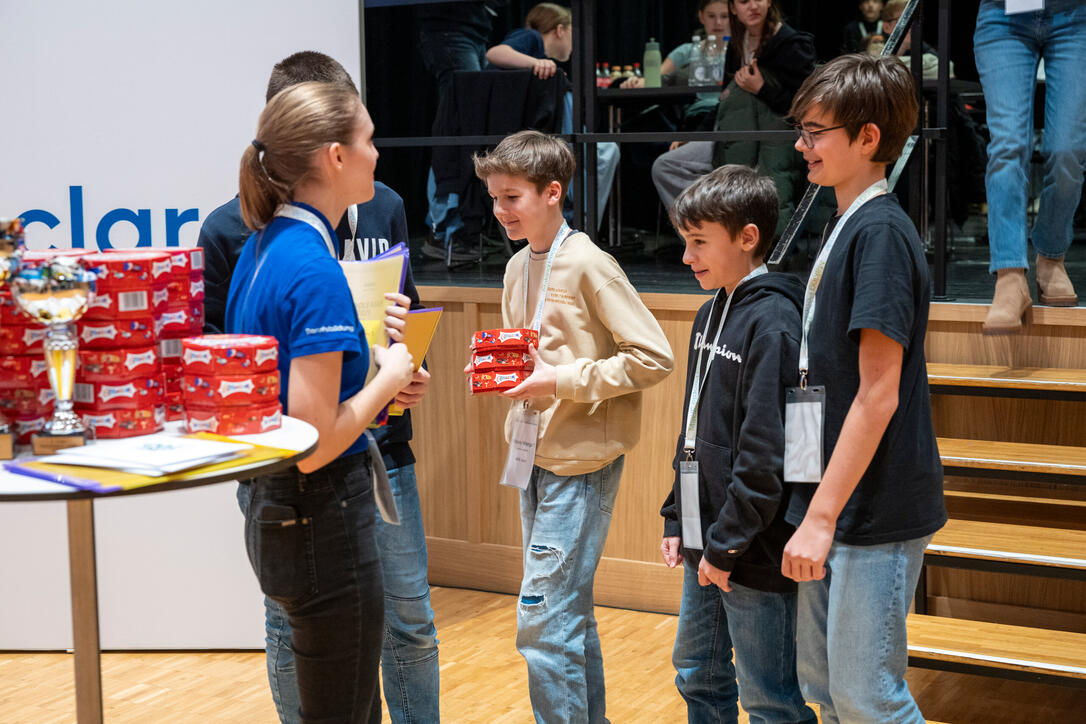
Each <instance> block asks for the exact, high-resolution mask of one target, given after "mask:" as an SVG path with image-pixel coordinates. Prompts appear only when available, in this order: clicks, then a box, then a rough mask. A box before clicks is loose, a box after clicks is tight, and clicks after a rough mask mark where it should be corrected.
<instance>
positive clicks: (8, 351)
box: [0, 324, 49, 355]
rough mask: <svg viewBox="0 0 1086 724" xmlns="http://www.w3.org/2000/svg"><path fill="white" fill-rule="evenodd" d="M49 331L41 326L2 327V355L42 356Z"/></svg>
mask: <svg viewBox="0 0 1086 724" xmlns="http://www.w3.org/2000/svg"><path fill="white" fill-rule="evenodd" d="M48 332H49V330H48V329H47V328H46V327H43V326H41V325H39V324H12V325H10V326H9V325H4V326H2V327H0V355H22V354H41V353H42V350H43V349H44V348H43V347H42V342H44V341H45V335H46V334H48Z"/></svg>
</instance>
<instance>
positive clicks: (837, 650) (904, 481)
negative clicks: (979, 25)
mask: <svg viewBox="0 0 1086 724" xmlns="http://www.w3.org/2000/svg"><path fill="white" fill-rule="evenodd" d="M791 115H792V118H794V119H795V120H796V121H798V122H799V124H800V139H799V140H798V141H797V142H796V149H797V150H799V151H801V152H802V153H803V158H804V160H805V161H806V162H807V168H808V178H809V179H810V180H811V181H812V182H813V183H817V184H820V185H823V186H832V187H833V190H834V193H835V194H836V197H837V213H838V217H837V218H836V219H835V220H834V221H833V222H831V224H830V226H831V227H832V228H828V229H827V235H826V238H825V241H824V243H823V249H822V251H821V252H820V254H819V257H818V259H817V260H816V261H815V267H814V269H813V270H812V272H811V278H810V280H809V281H808V286H807V298H806V300H805V304H804V315H803V318H804V319H803V322H804V327H805V332H804V335H803V337H804V344H805V346H806V347H807V354H806V355H804V353H803V350H802V346H803V345H801V353H800V369H801V381H802V380H803V378H804V377H805V382H806V387H807V390H808V391H811V390H812V389H814V388H817V387H819V386H823V387H824V388H825V397H824V403H823V404H824V429H823V437H822V441H823V442H822V450H821V453H822V455H821V458H822V460H826V461H827V463H826V466H825V468H824V469H822V468H821V467H820V465H821V460H817V459H813V464H812V465H808V468H813V469H814V474H813V478H814V482H816V483H817V485H802V484H801V485H796V486H795V488H794V491H793V496H792V500H791V503H790V505H789V510H788V515H787V519H788V521H789V522H791V523H792V524H793V525H796V526H798V527H797V530H796V532H795V534H794V535H793V536H792V538H791V540H789V542H788V544H787V545H786V546H785V549H784V562H783V565H782V571H783V572H784V574H785V575H786V576H788V577H790V578H792V579H794V580H796V581H800V582H801V583H800V586H799V599H798V603H797V612H798V615H797V625H796V636H797V656H798V661H797V670H798V673H799V678H800V684H801V686H802V687H803V693H804V695H805V697H806V699H807V701H812V702H817V703H818V704H819V705H820V706H821V715H822V720H823V721H828V722H836V721H872V722H873V721H893V722H899V723H900V722H909V723H911V722H918V723H922V722H923V721H924V717H923V716H922V715H921V714H920V711H919V709H918V708H917V706H916V702H914V701H913V698H912V695H911V694H910V693H909V689H908V686H907V684H906V683H905V668H906V665H907V659H908V653H907V648H906V634H905V617H906V615H907V614H908V611H909V603H910V601H911V599H912V594H913V591H914V589H915V587H916V582H917V579H918V578H919V575H920V569H921V567H922V564H923V556H924V549H925V548H926V547H927V544H928V542H929V541H930V540H931V536H932V534H934V533H935V531H937V530H939V528H941V527H942V526H943V524H944V523H945V522H946V508H945V506H944V503H943V490H942V466H941V464H940V462H939V451H938V449H937V448H936V445H935V434H934V431H933V429H932V423H931V403H930V397H929V394H928V382H927V373H926V365H925V362H924V334H925V332H926V327H927V320H928V301H929V288H928V268H927V264H926V262H925V259H924V254H923V250H922V248H921V245H920V239H919V237H918V235H917V233H916V229H915V228H914V227H913V225H912V223H911V222H910V220H909V218H908V217H907V216H906V215H905V213H904V212H903V211H902V209H901V207H900V205H899V204H898V203H897V200H896V199H895V198H894V197H893V196H890V195H887V194H886V193H885V192H886V182H885V175H886V165H887V163H889V162H891V161H893V160H894V159H895V158H896V157H897V156H898V155H899V154H900V152H901V147H902V145H903V144H904V142H905V139H906V138H907V137H908V134H909V132H910V131H911V130H912V129H913V128H914V127H915V126H916V117H917V100H916V90H915V88H914V86H913V81H912V77H911V76H910V75H909V72H908V70H907V69H906V68H905V66H904V65H903V64H902V63H901V62H900V61H897V60H896V59H895V58H892V57H891V58H873V57H870V56H864V55H847V56H842V57H840V58H837V59H835V60H834V61H832V62H830V63H828V64H827V65H825V66H823V67H822V68H821V69H819V70H817V71H816V72H815V73H814V75H812V76H811V77H810V78H808V79H807V80H806V81H805V82H804V84H803V86H802V87H801V88H800V89H799V92H798V93H797V94H796V98H795V101H794V102H793V104H792V109H791ZM808 325H809V326H808ZM805 358H806V359H807V361H808V362H809V363H808V364H804V360H805ZM801 386H803V385H802V384H801ZM811 417H812V418H814V417H817V415H814V416H811ZM798 418H799V416H797V424H798V425H799V426H801V427H803V429H804V431H805V432H808V433H810V432H811V428H810V427H807V426H803V425H802V424H801V423H798ZM812 424H813V425H815V426H817V423H816V422H815V423H812ZM788 425H789V427H790V428H791V426H792V425H793V422H792V420H789V423H788ZM793 432H794V431H793V430H792V429H789V430H788V432H787V437H788V440H789V446H787V447H786V452H785V455H786V462H785V468H786V470H787V469H788V468H789V463H797V462H804V461H811V460H812V458H818V457H819V456H818V454H817V452H818V451H815V452H814V454H813V455H799V454H796V453H795V451H794V450H793V449H792V448H791V445H792V440H797V442H798V441H800V440H801V439H802V437H803V436H802V435H799V434H796V435H793ZM808 439H809V438H808ZM814 439H817V437H815V438H814ZM796 467H798V468H802V467H803V466H802V465H796ZM818 470H822V473H821V476H820V478H821V479H820V480H818V479H817V478H818V477H819V475H818V472H817V471H818ZM786 479H789V480H791V479H792V478H789V477H787V475H786Z"/></svg>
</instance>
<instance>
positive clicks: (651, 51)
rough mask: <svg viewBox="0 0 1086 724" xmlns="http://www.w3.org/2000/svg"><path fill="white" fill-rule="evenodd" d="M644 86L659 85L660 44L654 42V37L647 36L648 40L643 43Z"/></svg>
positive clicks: (653, 86)
mask: <svg viewBox="0 0 1086 724" xmlns="http://www.w3.org/2000/svg"><path fill="white" fill-rule="evenodd" d="M644 61H645V62H644V67H645V87H646V88H659V87H660V63H661V62H662V61H661V58H660V44H659V43H657V42H656V39H655V38H649V42H647V43H645V58H644Z"/></svg>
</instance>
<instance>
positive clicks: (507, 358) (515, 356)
mask: <svg viewBox="0 0 1086 724" xmlns="http://www.w3.org/2000/svg"><path fill="white" fill-rule="evenodd" d="M534 364H535V363H533V362H532V357H531V355H529V354H528V353H527V352H485V353H483V354H479V353H475V354H473V355H472V356H471V370H472V372H493V371H501V372H512V371H516V372H521V371H529V370H531V369H532V368H533V367H534Z"/></svg>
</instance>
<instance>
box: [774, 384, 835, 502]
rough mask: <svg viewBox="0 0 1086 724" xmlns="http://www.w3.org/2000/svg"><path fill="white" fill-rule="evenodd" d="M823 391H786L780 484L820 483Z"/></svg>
mask: <svg viewBox="0 0 1086 724" xmlns="http://www.w3.org/2000/svg"><path fill="white" fill-rule="evenodd" d="M825 420H826V388H825V387H809V388H807V389H805V390H804V389H801V388H799V387H789V388H788V389H786V390H785V399H784V481H785V482H786V483H818V482H821V481H822V470H823V467H822V465H823V461H822V450H823V448H822V428H823V424H824V422H825Z"/></svg>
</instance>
